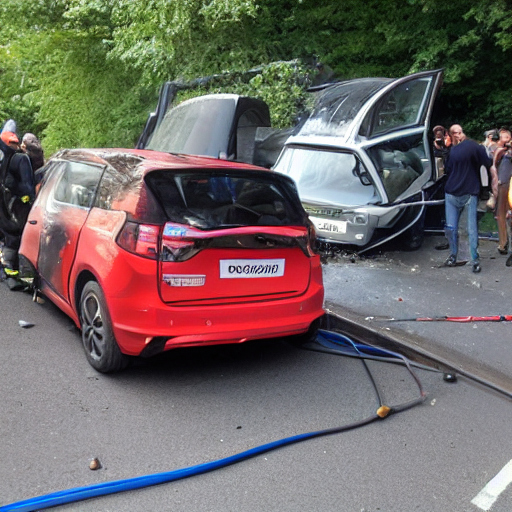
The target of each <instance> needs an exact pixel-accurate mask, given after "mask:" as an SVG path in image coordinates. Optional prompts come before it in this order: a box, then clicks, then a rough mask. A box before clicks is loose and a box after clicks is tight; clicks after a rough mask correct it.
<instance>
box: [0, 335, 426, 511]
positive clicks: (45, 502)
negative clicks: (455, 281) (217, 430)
mask: <svg viewBox="0 0 512 512" xmlns="http://www.w3.org/2000/svg"><path fill="white" fill-rule="evenodd" d="M317 342H318V343H319V344H321V345H322V346H324V347H326V348H328V349H330V350H333V351H336V352H342V353H344V354H346V355H354V356H357V357H362V358H364V357H367V356H369V358H370V359H371V358H372V356H375V357H380V358H382V357H387V358H398V359H404V358H403V357H402V356H400V355H399V354H395V353H393V352H390V351H386V350H382V349H379V348H376V347H369V346H367V345H362V344H356V343H354V342H353V341H352V340H351V339H350V338H347V337H346V336H343V335H342V334H338V333H333V332H329V331H320V332H319V334H318V336H317ZM409 371H411V373H413V372H412V370H411V369H410V368H409ZM413 375H414V374H413ZM420 390H421V387H420ZM421 394H422V396H423V393H421ZM421 401H423V398H421V399H418V400H414V401H412V402H410V403H408V404H406V405H405V406H400V407H398V408H392V412H393V411H398V410H404V409H405V408H406V407H411V406H412V405H416V404H417V403H420V402H421ZM379 405H382V404H379ZM378 419H380V417H379V415H378V414H377V413H375V414H373V415H371V416H369V417H368V418H366V419H363V420H360V421H357V422H353V423H350V424H348V425H344V426H341V427H334V428H329V429H325V430H318V431H315V432H309V433H305V434H299V435H295V436H291V437H286V438H284V439H281V440H278V441H273V442H271V443H267V444H263V445H260V446H256V447H255V448H251V449H250V450H246V451H244V452H241V453H238V454H235V455H231V456H229V457H225V458H223V459H218V460H215V461H211V462H205V463H202V464H197V465H195V466H190V467H187V468H182V469H176V470H173V471H166V472H163V473H154V474H152V475H144V476H139V477H134V478H128V479H125V480H116V481H113V482H104V483H100V484H93V485H89V486H86V487H75V488H73V489H67V490H64V491H58V492H54V493H51V494H46V495H44V496H39V497H36V498H31V499H28V500H23V501H17V502H15V503H11V504H8V505H4V506H3V507H0V512H10V511H14V510H16V511H19V512H33V511H36V510H42V509H45V508H50V507H55V506H58V505H64V504H66V503H73V502H77V501H81V500H85V499H89V498H96V497H99V496H105V495H107V494H115V493H118V492H122V491H131V490H135V489H141V488H143V487H150V486H153V485H158V484H163V483H168V482H174V481H176V480H180V479H183V478H188V477H190V476H195V475H200V474H203V473H207V472H209V471H214V470H216V469H219V468H223V467H226V466H229V465H231V464H235V463H237V462H241V461H243V460H246V459H249V458H251V457H255V456H256V455H261V454H262V453H266V452H269V451H271V450H275V449H276V448H280V447H283V446H287V445H291V444H294V443H298V442H301V441H305V440H307V439H312V438H314V437H319V436H324V435H328V434H334V433H339V432H343V431H347V430H351V429H354V428H357V427H361V426H364V425H367V424H369V423H371V422H373V421H375V420H378Z"/></svg>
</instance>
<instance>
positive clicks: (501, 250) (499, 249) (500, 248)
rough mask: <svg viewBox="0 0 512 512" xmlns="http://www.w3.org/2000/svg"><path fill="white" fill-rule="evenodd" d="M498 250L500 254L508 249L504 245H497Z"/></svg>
mask: <svg viewBox="0 0 512 512" xmlns="http://www.w3.org/2000/svg"><path fill="white" fill-rule="evenodd" d="M498 252H499V253H500V254H503V255H505V254H508V249H507V248H506V247H505V248H503V247H498Z"/></svg>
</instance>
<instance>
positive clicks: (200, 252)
mask: <svg viewBox="0 0 512 512" xmlns="http://www.w3.org/2000/svg"><path fill="white" fill-rule="evenodd" d="M314 243H315V239H314V229H313V226H312V224H311V223H310V222H309V220H308V218H307V215H306V213H305V211H304V210H303V208H302V206H301V204H300V200H299V197H298V194H297V190H296V188H295V185H294V183H293V181H292V180H291V179H290V178H288V177H287V176H283V175H280V174H277V173H274V172H272V171H269V170H267V169H262V168H258V167H255V166H252V165H247V164H240V163H234V162H228V161H222V160H217V159H211V158H203V157H195V156H185V155H173V154H167V153H159V152H155V151H146V150H126V149H95V150H87V149H78V150H64V151H61V152H60V153H58V154H57V155H55V156H54V157H53V158H51V159H50V161H49V162H48V163H47V165H46V167H45V173H44V179H43V181H42V186H41V189H40V192H39V194H38V196H37V199H36V201H35V203H34V205H33V208H32V210H31V212H30V215H29V218H28V222H27V224H26V227H25V230H24V232H23V236H22V242H21V248H20V261H21V264H22V269H27V268H28V269H29V270H30V271H31V272H33V273H34V276H35V286H36V287H37V288H38V289H39V290H40V291H41V292H42V293H43V294H44V295H45V296H47V297H48V298H49V299H50V300H51V301H53V302H54V303H55V304H56V305H57V306H58V307H59V308H60V309H62V310H63V311H64V312H65V313H66V314H68V315H69V316H70V317H71V318H72V319H73V320H74V322H75V324H76V325H77V326H78V327H79V328H80V329H81V331H82V340H83V345H84V348H85V353H86V356H87V359H88V360H89V363H90V364H91V365H92V366H93V367H94V368H95V369H96V370H98V371H100V372H113V371H117V370H121V369H122V368H124V367H126V365H127V364H128V362H129V359H130V356H151V355H154V354H158V353H160V352H163V351H165V350H169V349H172V348H175V347H186V346H198V345H214V344H224V343H240V342H243V341H246V340H251V339H260V338H271V337H283V336H296V337H298V338H299V340H300V339H301V337H302V339H304V338H307V336H309V335H311V333H313V332H315V328H316V325H317V324H318V320H319V318H320V317H321V316H322V315H323V307H322V306H323V284H322V270H321V265H320V257H319V255H318V254H317V253H316V252H315V249H314Z"/></svg>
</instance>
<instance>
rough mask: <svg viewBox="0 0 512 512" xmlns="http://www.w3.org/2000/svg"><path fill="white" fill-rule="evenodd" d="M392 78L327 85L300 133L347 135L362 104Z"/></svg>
mask: <svg viewBox="0 0 512 512" xmlns="http://www.w3.org/2000/svg"><path fill="white" fill-rule="evenodd" d="M391 81H392V79H389V78H362V79H360V80H350V81H348V82H341V83H339V84H335V85H332V86H330V87H327V88H326V89H324V90H323V91H321V92H319V93H318V97H317V99H316V105H315V108H314V110H313V112H312V114H311V115H310V116H309V118H308V120H307V121H306V122H305V123H304V126H303V127H302V128H301V130H300V135H332V136H337V137H342V136H344V135H346V133H347V129H348V127H349V125H350V123H351V122H352V121H353V120H354V118H355V117H356V115H357V114H358V112H359V111H360V110H361V107H362V106H363V105H364V104H365V103H366V102H367V101H368V99H370V98H371V97H372V96H373V95H374V94H375V93H376V92H377V91H378V90H380V89H382V88H383V87H385V86H386V85H387V84H388V83H389V82H391Z"/></svg>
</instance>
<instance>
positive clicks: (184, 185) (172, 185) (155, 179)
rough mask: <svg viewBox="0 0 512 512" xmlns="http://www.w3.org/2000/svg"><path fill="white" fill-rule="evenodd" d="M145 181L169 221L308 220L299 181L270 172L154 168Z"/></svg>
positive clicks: (200, 224)
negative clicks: (187, 170)
mask: <svg viewBox="0 0 512 512" xmlns="http://www.w3.org/2000/svg"><path fill="white" fill-rule="evenodd" d="M265 174H266V173H265ZM146 183H147V185H148V187H149V188H150V189H151V191H152V192H153V194H155V196H156V197H157V199H158V200H159V202H160V203H161V205H162V207H163V208H164V210H165V212H166V214H167V216H168V217H169V220H171V221H173V222H177V223H180V224H188V225H191V226H194V227H196V228H199V229H218V228H222V227H233V226H265V225H266V226H276V225H277V226H279V225H283V226H285V225H288V226H296V225H303V224H304V222H305V213H304V210H303V209H302V206H301V204H300V200H299V198H298V195H297V192H296V190H295V188H294V186H293V185H292V184H291V183H288V181H285V180H282V179H280V177H279V176H278V175H275V174H271V173H269V174H268V175H266V176H265V175H263V173H255V174H253V173H252V172H241V173H239V174H232V173H229V174H227V173H223V172H219V173H215V172H212V173H197V172H193V173H191V172H188V173H186V172H185V173H176V172H172V171H154V172H151V173H149V174H148V175H147V176H146Z"/></svg>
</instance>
